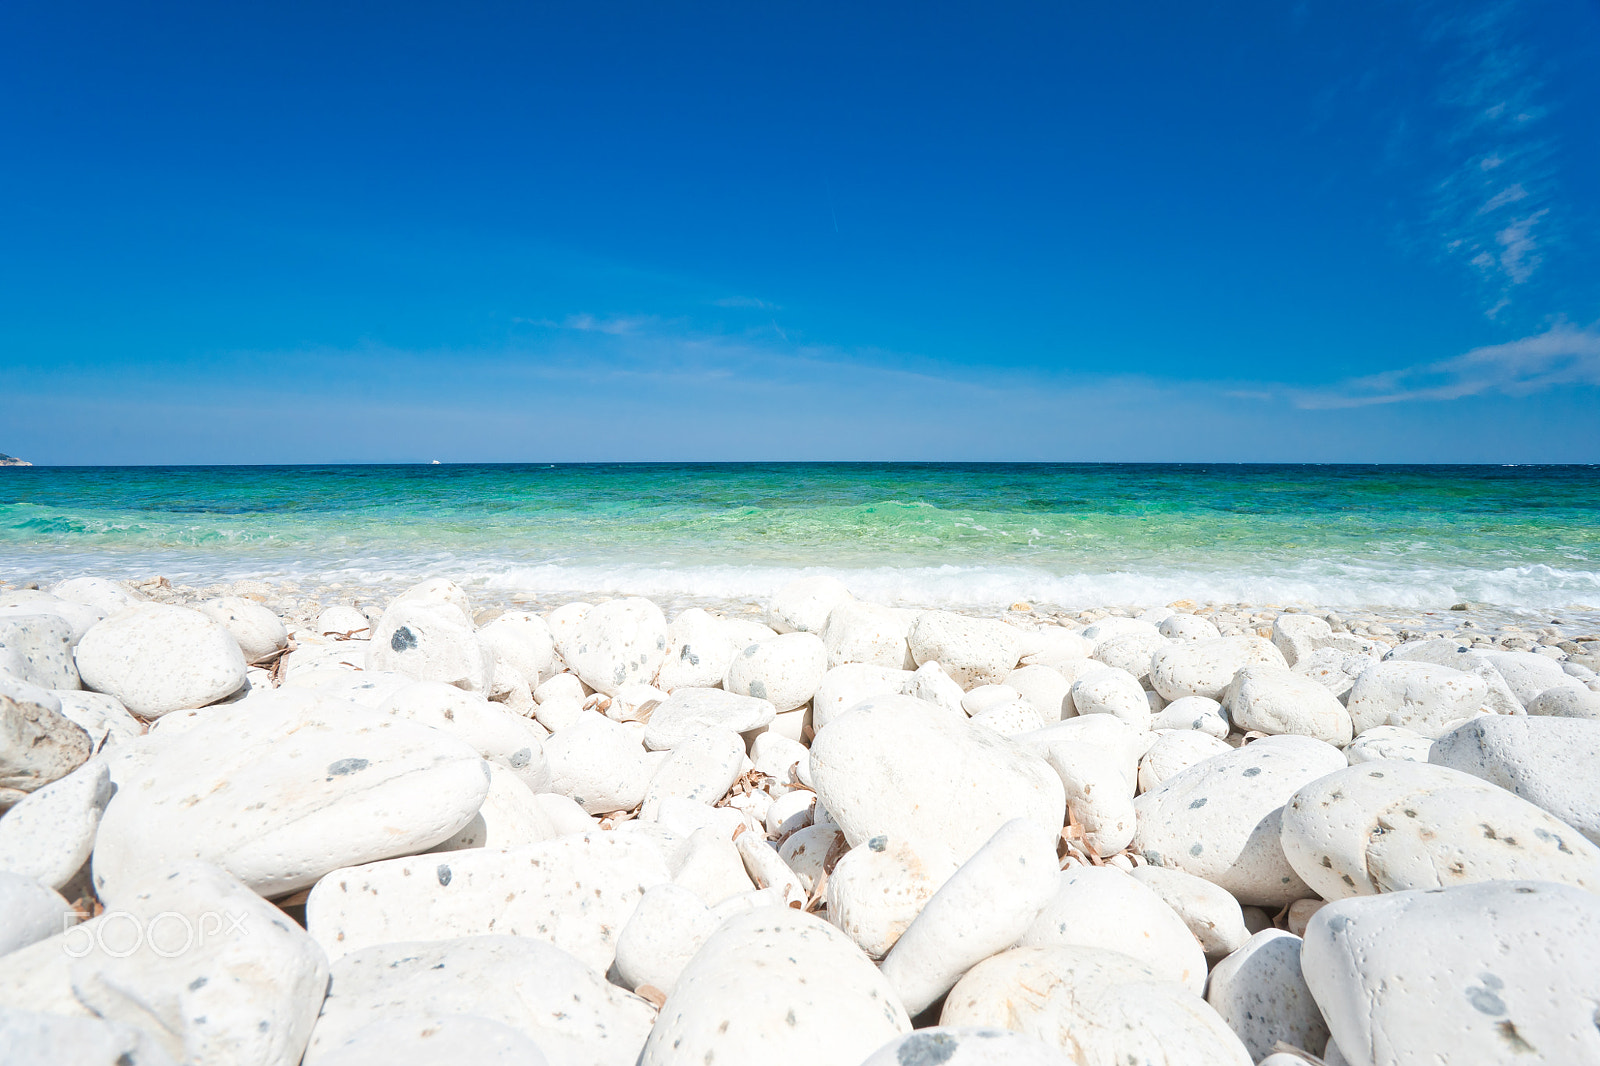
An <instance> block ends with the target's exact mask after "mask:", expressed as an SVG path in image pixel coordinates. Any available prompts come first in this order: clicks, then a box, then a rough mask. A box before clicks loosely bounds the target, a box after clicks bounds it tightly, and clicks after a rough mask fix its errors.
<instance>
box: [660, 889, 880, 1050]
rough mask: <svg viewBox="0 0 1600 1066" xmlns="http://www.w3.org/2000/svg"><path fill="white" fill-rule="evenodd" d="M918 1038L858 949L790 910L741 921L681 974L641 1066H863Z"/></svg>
mask: <svg viewBox="0 0 1600 1066" xmlns="http://www.w3.org/2000/svg"><path fill="white" fill-rule="evenodd" d="M910 1029H911V1022H910V1019H909V1018H907V1017H906V1012H905V1009H904V1008H903V1007H902V1006H901V1005H900V1002H899V1000H898V999H897V998H896V997H895V994H894V991H893V989H891V987H890V986H889V982H888V981H887V980H886V979H885V978H884V976H883V975H882V974H880V973H879V972H878V970H877V969H876V968H875V967H874V966H873V965H872V963H871V961H870V960H868V959H867V957H866V956H865V955H863V954H862V953H861V949H860V948H858V947H856V945H855V943H854V942H853V941H851V939H850V938H849V937H847V936H845V935H844V934H843V933H841V932H840V931H839V930H837V929H835V928H834V927H833V926H831V925H829V924H828V923H826V922H824V921H822V920H821V919H820V918H817V917H816V916H814V915H810V914H804V913H802V912H800V911H797V910H792V909H790V908H787V907H763V908H760V909H758V910H752V911H746V912H744V913H742V914H736V915H734V916H733V917H731V918H729V919H728V920H727V921H725V922H724V923H723V924H722V927H721V928H720V929H718V930H717V931H716V933H714V934H713V935H712V936H711V938H710V939H708V940H707V941H706V942H705V944H704V945H702V946H701V948H700V950H699V951H697V952H696V953H695V956H694V958H693V959H691V960H690V961H689V964H688V965H687V966H686V967H684V969H683V972H682V973H680V974H679V976H678V981H677V985H676V986H675V987H674V989H673V991H672V994H671V995H670V996H668V997H667V1001H666V1003H665V1004H664V1005H663V1006H662V1008H661V1014H660V1017H659V1019H658V1020H657V1022H656V1025H655V1028H653V1029H652V1030H651V1031H650V1038H649V1039H648V1040H647V1041H646V1042H645V1047H644V1054H643V1055H642V1056H641V1057H640V1059H639V1066H680V1064H683V1063H695V1064H697V1066H698V1064H701V1063H755V1062H796V1063H800V1062H814V1063H859V1062H860V1061H861V1060H862V1059H864V1058H866V1057H867V1056H868V1055H870V1054H872V1053H873V1052H874V1051H876V1050H877V1049H878V1048H879V1047H881V1046H882V1045H883V1044H884V1042H886V1041H888V1040H891V1039H893V1038H894V1037H896V1036H899V1035H901V1034H903V1033H906V1032H909V1031H910Z"/></svg>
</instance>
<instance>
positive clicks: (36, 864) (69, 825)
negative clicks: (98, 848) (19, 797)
mask: <svg viewBox="0 0 1600 1066" xmlns="http://www.w3.org/2000/svg"><path fill="white" fill-rule="evenodd" d="M110 799H111V774H110V771H109V770H108V769H107V767H106V764H105V762H104V760H101V759H95V760H92V761H91V762H88V763H85V764H84V765H83V766H80V767H79V768H78V769H76V770H74V771H73V772H72V773H70V774H68V775H67V776H65V777H63V778H61V779H59V780H57V781H52V782H51V783H50V784H48V785H46V786H44V787H43V788H41V789H39V790H38V791H36V792H33V793H30V794H29V795H28V797H27V798H26V799H24V800H23V801H22V802H21V803H19V804H17V805H16V806H15V807H13V808H11V810H10V811H8V812H6V815H5V817H4V818H0V870H8V871H10V872H12V873H19V874H24V875H26V876H28V877H31V878H33V879H34V880H36V881H39V882H40V883H41V884H46V885H49V886H50V887H51V888H61V887H62V886H64V885H66V883H67V882H68V881H70V880H72V878H73V875H75V874H76V873H77V872H78V871H79V870H80V869H82V868H83V864H84V863H86V862H88V861H89V853H90V851H92V850H93V848H94V836H95V831H96V830H97V829H99V827H100V816H101V815H102V814H103V813H104V812H105V809H106V803H107V802H109V801H110Z"/></svg>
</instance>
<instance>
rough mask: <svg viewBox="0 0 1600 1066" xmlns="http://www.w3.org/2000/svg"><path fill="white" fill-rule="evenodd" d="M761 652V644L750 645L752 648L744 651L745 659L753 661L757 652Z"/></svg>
mask: <svg viewBox="0 0 1600 1066" xmlns="http://www.w3.org/2000/svg"><path fill="white" fill-rule="evenodd" d="M760 650H761V645H759V644H752V645H750V646H749V647H748V648H746V649H745V650H744V657H745V658H746V659H751V658H754V657H755V654H756V652H758V651H760Z"/></svg>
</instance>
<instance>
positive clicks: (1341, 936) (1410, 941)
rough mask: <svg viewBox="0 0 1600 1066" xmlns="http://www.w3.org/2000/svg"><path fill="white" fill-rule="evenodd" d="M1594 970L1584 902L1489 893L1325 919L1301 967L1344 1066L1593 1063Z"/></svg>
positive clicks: (1593, 923) (1589, 903)
mask: <svg viewBox="0 0 1600 1066" xmlns="http://www.w3.org/2000/svg"><path fill="white" fill-rule="evenodd" d="M1464 931H1466V932H1465V933H1464ZM1596 958H1600V898H1597V897H1596V896H1595V895H1594V894H1593V893H1592V892H1585V891H1583V890H1581V889H1576V888H1571V887H1569V886H1566V885H1553V884H1548V883H1540V882H1528V881H1490V882H1486V883H1483V884H1477V885H1467V886H1465V887H1462V888H1451V889H1445V890H1444V891H1432V892H1393V893H1385V894H1383V895H1381V896H1371V897H1365V898H1359V899H1347V900H1341V901H1339V902H1336V903H1333V904H1331V905H1329V906H1327V907H1324V908H1323V909H1322V910H1320V911H1318V912H1317V914H1316V916H1315V917H1313V918H1312V919H1311V923H1310V925H1308V926H1307V928H1306V938H1305V945H1304V947H1303V948H1302V949H1301V955H1300V966H1301V970H1302V972H1303V973H1304V975H1305V981H1306V984H1307V985H1308V986H1309V987H1310V989H1311V992H1312V995H1314V996H1315V997H1316V1001H1317V1006H1318V1007H1319V1008H1321V1011H1322V1016H1323V1017H1324V1018H1326V1019H1327V1022H1328V1028H1329V1029H1330V1030H1332V1032H1333V1039H1334V1040H1335V1041H1336V1042H1337V1044H1338V1047H1339V1050H1340V1051H1341V1053H1342V1057H1344V1058H1345V1059H1347V1060H1348V1061H1349V1062H1350V1063H1351V1064H1352V1066H1404V1064H1410V1063H1418V1062H1441V1063H1443V1062H1448V1063H1491V1062H1527V1063H1548V1064H1551V1066H1555V1064H1557V1063H1589V1062H1600V1028H1597V1027H1596V1025H1595V1020H1594V1012H1595V1004H1596V1003H1597V1002H1600V967H1596V966H1595V964H1594V960H1595V959H1596Z"/></svg>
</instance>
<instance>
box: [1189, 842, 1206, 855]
mask: <svg viewBox="0 0 1600 1066" xmlns="http://www.w3.org/2000/svg"><path fill="white" fill-rule="evenodd" d="M1204 850H1205V848H1203V847H1202V846H1201V845H1200V842H1199V841H1198V840H1197V841H1195V842H1194V846H1192V847H1191V848H1190V849H1189V854H1190V855H1198V854H1200V853H1201V852H1202V851H1204Z"/></svg>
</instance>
